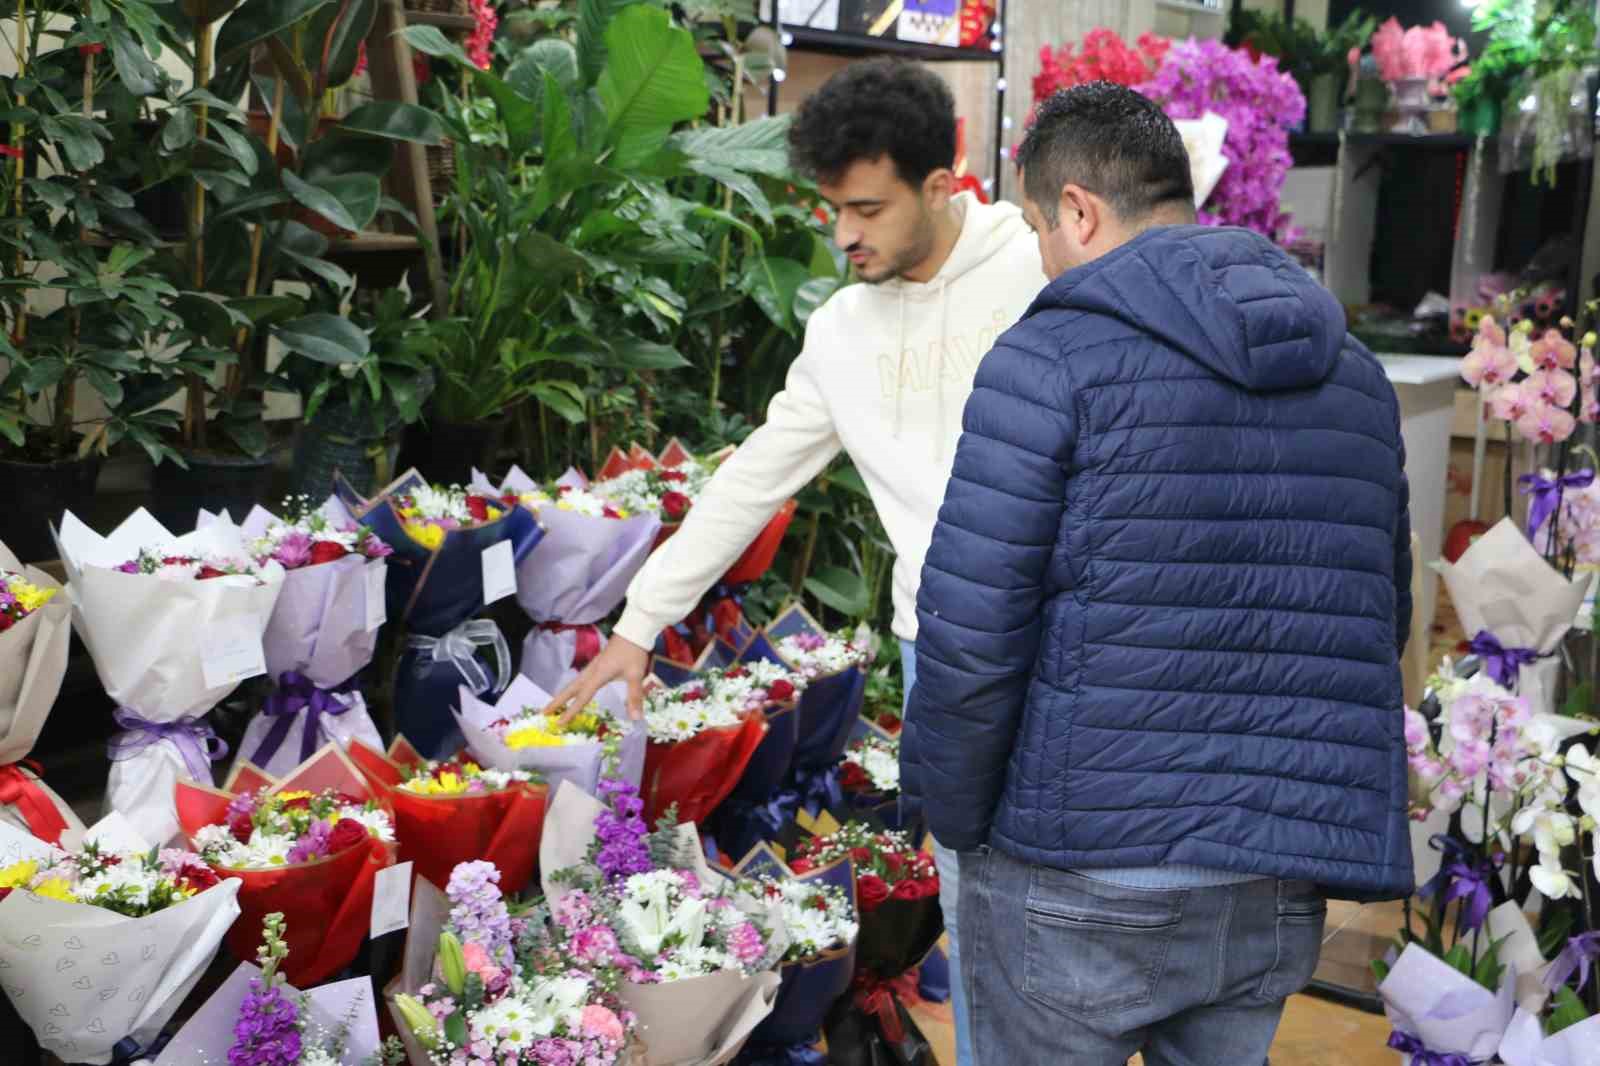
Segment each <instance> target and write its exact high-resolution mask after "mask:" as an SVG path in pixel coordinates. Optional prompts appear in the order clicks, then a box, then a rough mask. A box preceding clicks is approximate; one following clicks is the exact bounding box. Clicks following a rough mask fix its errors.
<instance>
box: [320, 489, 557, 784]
mask: <svg viewBox="0 0 1600 1066" xmlns="http://www.w3.org/2000/svg"><path fill="white" fill-rule="evenodd" d="M337 488H338V494H339V496H340V498H341V499H342V500H344V502H345V504H346V505H347V506H348V507H349V508H350V510H351V513H352V514H353V515H354V516H355V518H356V520H357V521H360V522H363V523H365V524H366V525H367V526H369V527H370V528H371V529H372V531H373V532H374V533H375V534H376V535H377V536H378V537H379V538H381V539H382V540H383V541H384V542H385V543H386V544H388V545H389V546H390V547H391V548H393V549H394V555H393V556H392V557H391V558H390V559H389V582H388V616H389V618H390V619H392V620H399V621H402V622H404V623H405V625H406V628H407V631H408V636H407V638H406V651H405V654H404V655H402V656H401V658H400V664H399V668H398V672H397V673H396V675H395V697H394V699H395V718H396V721H397V722H398V726H399V729H400V730H401V731H402V732H404V733H405V734H406V736H407V737H409V738H410V739H411V742H412V743H413V744H415V745H417V750H418V751H420V752H422V754H424V755H427V756H429V757H435V756H440V755H448V754H450V753H451V752H454V751H455V750H456V748H457V747H459V746H460V738H459V737H458V736H456V735H455V730H454V728H453V722H452V720H451V717H450V715H449V713H448V708H449V707H450V706H451V704H452V703H454V702H455V694H456V689H457V688H458V687H459V686H460V685H462V684H466V685H469V686H470V687H471V688H472V690H473V691H474V692H476V693H483V692H498V691H500V690H501V689H502V688H504V687H505V686H506V683H507V682H508V681H509V680H510V677H511V649H510V648H509V647H508V646H507V645H506V638H505V635H504V634H502V633H501V632H500V627H499V626H497V625H495V624H494V622H492V621H490V620H488V619H482V620H474V616H475V615H476V614H477V613H478V612H479V611H480V610H482V609H483V608H484V607H485V606H486V605H487V603H488V602H489V600H490V598H491V597H494V596H497V595H498V594H499V593H500V592H502V591H504V592H506V593H507V594H509V593H510V592H511V591H514V590H515V584H516V567H517V565H518V564H520V563H521V562H522V560H524V559H526V558H527V557H528V553H529V552H531V551H533V549H534V546H535V545H536V544H538V543H539V541H540V539H541V538H542V537H543V536H544V531H543V530H542V529H540V528H539V524H538V523H537V522H536V521H534V518H533V514H532V513H531V512H530V511H529V510H528V509H527V508H525V507H521V506H517V505H516V502H515V501H512V502H511V503H507V502H506V501H505V500H503V499H492V498H489V497H485V496H480V495H477V494H474V493H469V492H467V491H465V490H463V489H460V488H439V487H437V486H433V485H429V484H428V483H427V482H426V481H424V480H423V479H422V478H421V477H420V476H419V475H418V474H417V472H416V471H415V470H412V471H409V472H407V473H406V474H404V475H402V476H401V477H400V478H399V479H398V480H397V481H395V482H394V483H393V484H391V485H389V486H388V487H387V488H385V489H384V490H383V491H382V492H381V493H379V494H378V495H377V496H375V497H373V498H372V499H370V500H364V499H362V498H361V497H360V496H359V495H358V494H356V493H355V492H354V490H352V489H351V488H350V487H349V486H348V485H346V484H345V483H344V482H342V481H341V482H339V483H338V486H337ZM486 581H488V582H490V585H489V586H486V585H485V582H486ZM496 586H501V587H496ZM480 648H487V649H490V650H492V652H493V653H494V657H495V667H494V673H493V674H491V673H490V672H489V671H488V669H487V668H486V667H485V666H484V664H483V662H482V661H481V660H480V658H479V655H478V649H480Z"/></svg>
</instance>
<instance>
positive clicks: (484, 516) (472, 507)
mask: <svg viewBox="0 0 1600 1066" xmlns="http://www.w3.org/2000/svg"><path fill="white" fill-rule="evenodd" d="M467 513H468V514H470V515H471V516H472V520H473V521H474V522H487V521H488V520H489V501H488V500H486V499H484V498H483V497H482V496H468V497H467Z"/></svg>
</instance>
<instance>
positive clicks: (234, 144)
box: [211, 122, 261, 177]
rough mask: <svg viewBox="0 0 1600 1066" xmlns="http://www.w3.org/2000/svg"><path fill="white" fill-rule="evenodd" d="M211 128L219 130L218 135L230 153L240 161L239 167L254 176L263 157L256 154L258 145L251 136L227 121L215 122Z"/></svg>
mask: <svg viewBox="0 0 1600 1066" xmlns="http://www.w3.org/2000/svg"><path fill="white" fill-rule="evenodd" d="M211 128H212V129H214V130H216V131H217V136H218V137H219V138H221V139H222V143H223V144H225V145H227V148H228V154H229V155H231V156H233V158H234V159H235V160H236V161H238V164H239V169H240V170H242V171H244V172H245V173H246V174H248V175H250V176H251V177H254V176H255V173H256V171H257V170H259V169H260V166H261V158H260V157H259V156H258V155H256V146H255V144H254V143H253V142H252V141H251V140H250V138H248V137H246V136H245V135H244V134H242V133H240V132H239V131H238V130H236V129H234V128H233V127H232V126H230V125H228V124H227V123H226V122H214V123H212V124H211Z"/></svg>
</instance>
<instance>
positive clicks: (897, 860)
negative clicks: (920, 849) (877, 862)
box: [883, 851, 906, 877]
mask: <svg viewBox="0 0 1600 1066" xmlns="http://www.w3.org/2000/svg"><path fill="white" fill-rule="evenodd" d="M883 865H884V868H885V869H887V870H888V871H889V873H890V875H891V876H895V877H898V876H899V875H900V871H901V870H903V869H905V865H906V861H905V860H904V859H902V858H901V857H900V856H899V855H897V854H896V853H895V852H892V851H890V852H885V853H884V856H883Z"/></svg>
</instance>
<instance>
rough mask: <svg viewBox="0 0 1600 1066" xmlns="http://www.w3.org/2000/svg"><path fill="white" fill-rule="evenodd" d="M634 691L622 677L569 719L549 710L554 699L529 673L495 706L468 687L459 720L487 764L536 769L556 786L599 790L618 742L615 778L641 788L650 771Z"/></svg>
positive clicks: (474, 753)
mask: <svg viewBox="0 0 1600 1066" xmlns="http://www.w3.org/2000/svg"><path fill="white" fill-rule="evenodd" d="M627 698H628V697H627V689H626V688H625V687H624V686H623V685H622V684H621V683H620V682H613V683H612V684H609V685H607V686H605V687H604V688H602V689H601V690H600V691H599V693H598V694H596V696H595V700H594V703H593V705H591V706H590V707H589V708H587V709H585V710H584V712H583V713H582V714H579V715H577V716H576V717H574V718H573V719H572V721H570V722H568V723H567V724H566V726H565V727H562V726H560V725H558V724H557V721H558V719H559V717H560V716H559V715H556V716H552V715H547V714H545V713H544V708H545V707H546V706H547V705H548V704H549V703H550V696H549V694H548V693H546V692H545V691H544V690H543V689H541V688H540V687H539V686H538V685H535V684H534V683H533V682H532V681H529V680H528V678H527V677H526V676H523V675H521V674H519V675H517V676H516V677H514V678H512V679H511V684H510V685H508V686H507V687H506V690H505V692H504V693H502V694H501V696H500V698H499V699H498V700H497V701H496V702H494V703H486V702H484V701H483V700H480V699H478V698H477V697H476V696H474V695H473V694H472V693H471V692H470V691H468V690H467V689H466V688H465V687H463V688H462V689H461V710H460V712H459V713H458V714H457V715H456V723H457V725H459V726H460V728H461V732H462V734H463V735H465V736H466V738H467V750H468V751H469V752H470V753H471V754H472V756H473V758H475V759H477V760H478V762H479V763H480V764H482V765H484V766H492V767H494V768H495V769H498V770H533V771H535V772H537V773H538V774H539V775H540V776H541V777H543V778H544V780H545V782H546V783H547V784H548V785H549V787H550V788H552V789H554V788H555V787H556V785H558V784H560V783H561V782H562V781H571V782H572V783H573V784H574V785H577V786H578V787H579V788H581V789H583V791H585V792H587V793H589V795H591V796H594V795H598V794H599V784H600V771H601V767H602V766H603V765H604V763H605V761H606V759H607V748H608V746H609V745H611V744H615V746H616V749H617V750H616V760H617V766H616V767H615V768H614V769H613V771H612V775H613V776H614V777H617V778H620V779H622V780H624V781H626V782H628V783H629V784H630V785H634V786H637V785H638V784H639V781H640V779H641V778H642V777H643V774H644V753H645V741H646V732H645V729H644V728H643V727H642V726H640V725H639V724H638V723H636V722H630V721H628V714H627V708H626V705H627Z"/></svg>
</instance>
